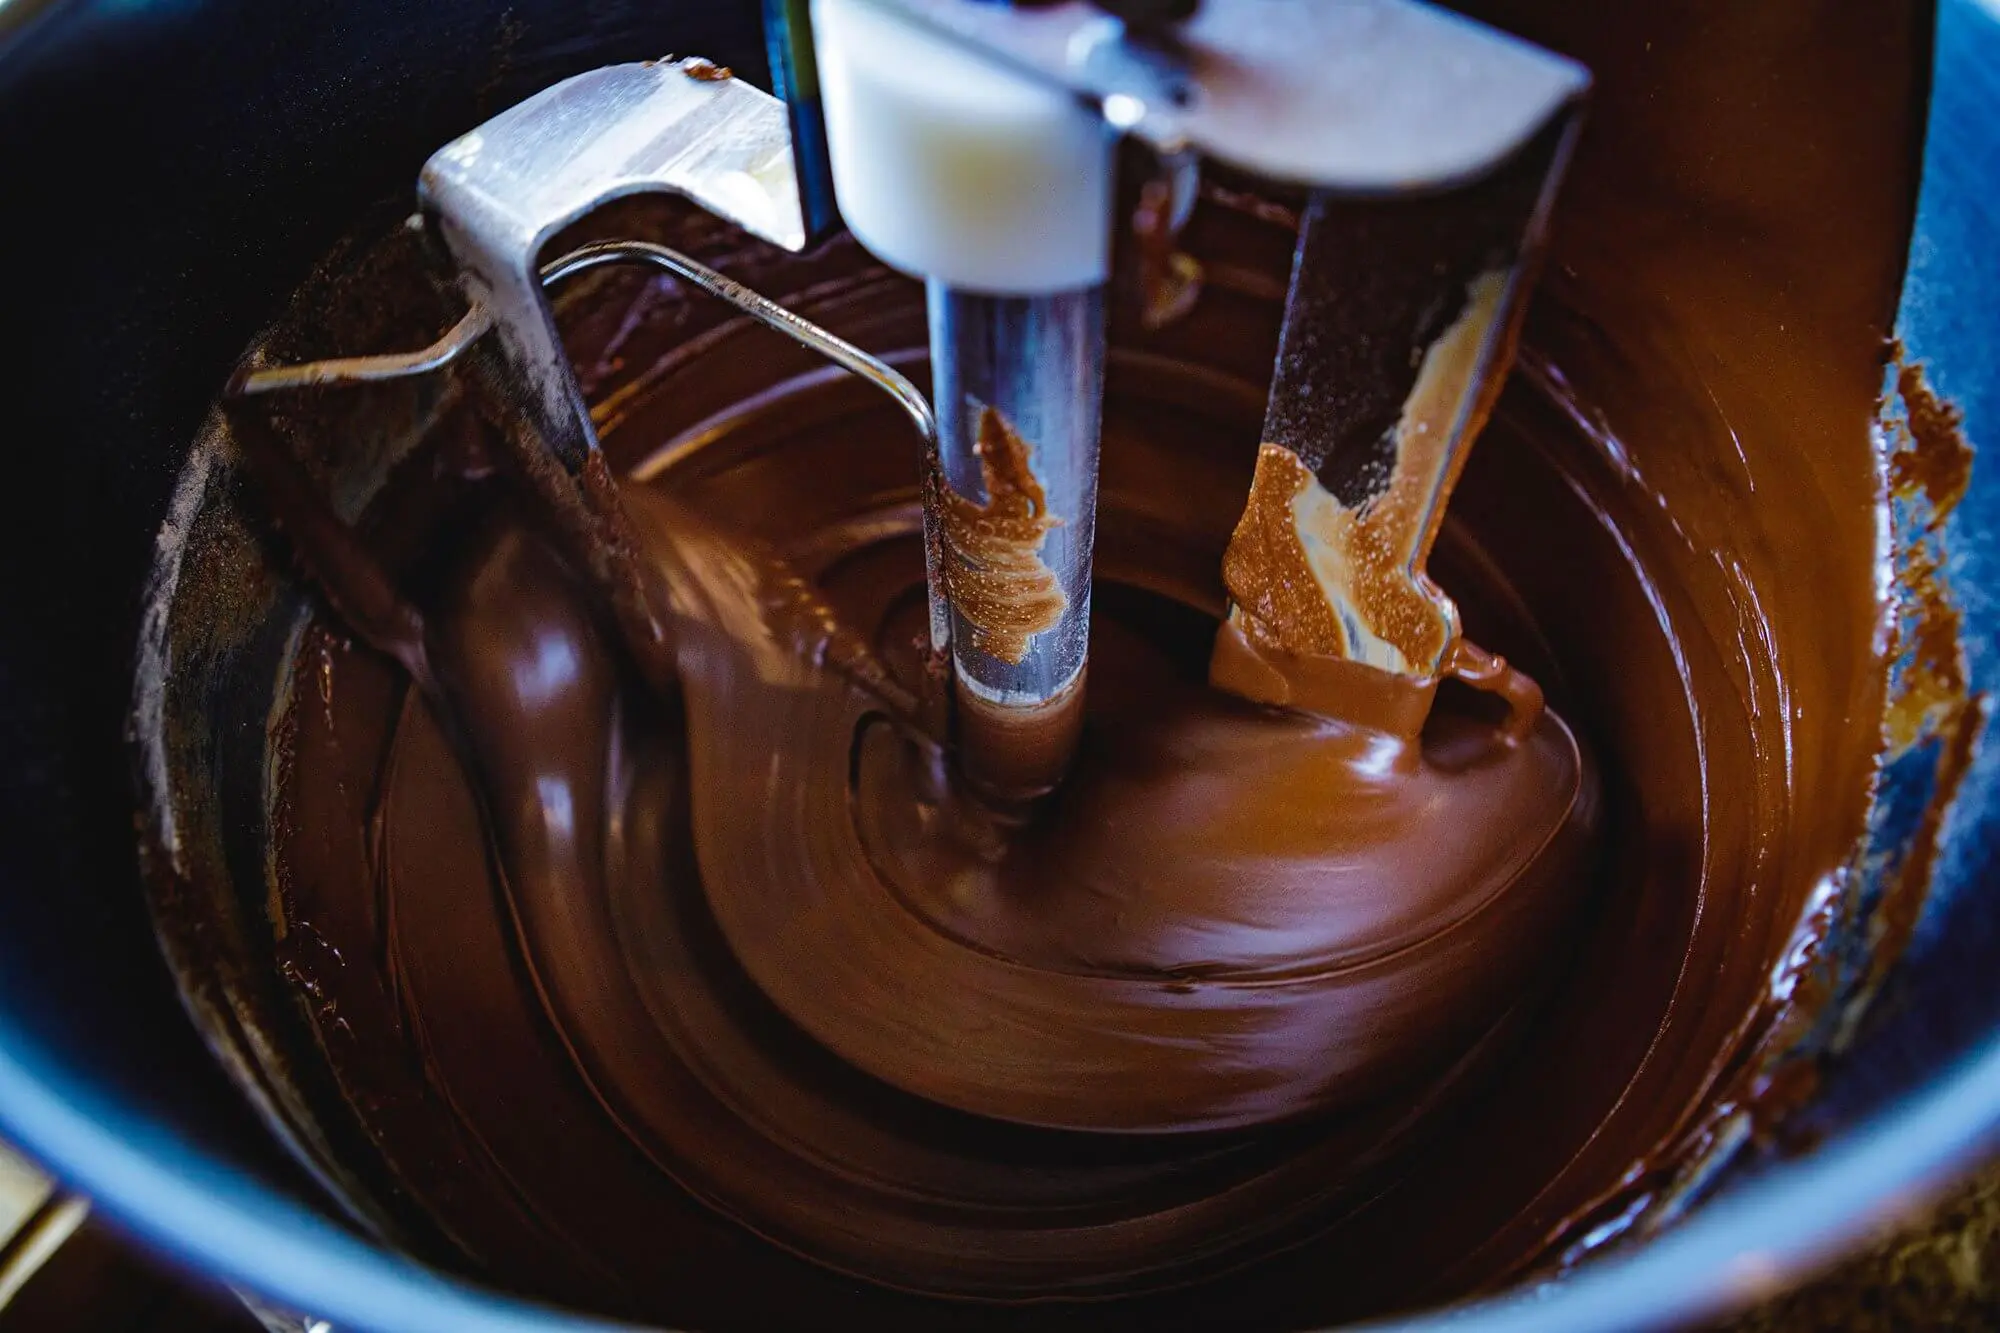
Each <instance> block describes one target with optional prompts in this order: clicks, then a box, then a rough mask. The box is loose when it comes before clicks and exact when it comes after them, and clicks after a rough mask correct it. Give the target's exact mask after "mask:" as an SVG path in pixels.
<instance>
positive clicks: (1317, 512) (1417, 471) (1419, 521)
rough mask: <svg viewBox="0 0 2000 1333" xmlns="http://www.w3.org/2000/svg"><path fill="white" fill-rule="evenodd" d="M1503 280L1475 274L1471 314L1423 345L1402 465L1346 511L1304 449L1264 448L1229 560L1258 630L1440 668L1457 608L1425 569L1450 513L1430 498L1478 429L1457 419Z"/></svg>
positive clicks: (1410, 665)
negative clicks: (1462, 425)
mask: <svg viewBox="0 0 2000 1333" xmlns="http://www.w3.org/2000/svg"><path fill="white" fill-rule="evenodd" d="M1506 286H1507V283H1506V275H1505V274H1504V273H1500V272H1493V273H1487V274H1483V275H1482V276H1480V277H1479V278H1478V279H1476V280H1475V281H1474V282H1473V283H1472V284H1471V287H1470V288H1469V290H1468V291H1467V293H1466V306H1465V311H1464V313H1463V314H1461V315H1460V316H1459V318H1458V319H1457V320H1456V321H1455V322H1453V324H1452V326H1451V327H1450V328H1449V329H1447V330H1445V332H1444V334H1443V335H1442V336H1441V337H1439V338H1438V340H1437V341H1436V342H1435V343H1433V344H1432V345H1431V347H1430V349H1429V350H1428V351H1427V352H1426V353H1425V354H1424V361H1423V365H1422V368H1421V369H1420V370H1419V372H1418V375H1417V382H1416V384H1415V385H1414V386H1412V388H1411V390H1410V396H1409V398H1408V399H1407V400H1406V401H1405V402H1404V404H1403V413H1402V417H1401V419H1400V420H1399V421H1398V422H1397V423H1396V465H1395V471H1394V473H1393V474H1392V475H1391V477H1390V480H1389V484H1388V486H1387V488H1386V489H1384V490H1383V491H1382V492H1381V493H1380V494H1379V495H1376V496H1374V497H1372V498H1371V499H1369V500H1368V501H1366V502H1365V503H1363V504H1361V505H1359V506H1356V507H1354V508H1349V507H1348V506H1346V505H1343V504H1342V503H1340V501H1339V500H1337V499H1335V498H1334V496H1333V495H1332V493H1330V492H1329V491H1328V490H1327V489H1326V488H1325V487H1324V486H1322V485H1321V484H1320V482H1319V479H1318V478H1317V477H1316V476H1314V475H1313V473H1312V471H1311V469H1309V468H1308V467H1306V465H1305V463H1304V461H1303V460H1301V459H1300V458H1299V457H1298V455H1297V454H1294V453H1293V452H1292V451H1291V450H1289V449H1286V448H1284V447H1282V446H1280V445H1275V444H1266V445H1264V446H1263V448H1262V450H1261V451H1260V452H1259V454H1258V458H1257V471H1256V475H1255V476H1254V477H1253V478H1252V480H1251V483H1250V499H1249V503H1248V504H1247V505H1246V506H1245V508H1244V512H1243V518H1242V521H1241V522H1240V523H1239V524H1238V526H1237V529H1236V532H1235V534H1234V535H1233V536H1232V537H1231V539H1230V543H1229V549H1228V551H1227V552H1226V553H1225V554H1224V556H1223V565H1222V577H1223V582H1224V583H1225V584H1226V585H1227V586H1228V589H1229V594H1230V596H1231V597H1232V598H1233V599H1234V601H1235V604H1236V607H1237V612H1238V614H1239V615H1241V616H1242V617H1243V618H1244V620H1245V621H1246V628H1247V632H1248V633H1249V634H1250V635H1251V636H1252V637H1255V638H1259V639H1261V640H1263V641H1264V642H1265V643H1266V644H1267V645H1269V646H1271V647H1275V648H1279V649H1282V650H1284V651H1285V652H1287V653H1292V654H1295V655H1298V656H1321V657H1340V658H1345V659H1348V660H1350V661H1356V662H1362V663H1365V664H1366V665H1369V666H1374V667H1380V668H1381V669H1383V670H1385V671H1393V672H1396V673H1398V674H1401V675H1407V676H1416V677H1428V676H1432V675H1435V674H1436V673H1437V671H1438V670H1439V669H1440V667H1441V665H1442V663H1443V661H1444V657H1445V652H1446V650H1447V649H1448V648H1449V647H1450V645H1451V642H1452V639H1453V638H1454V637H1455V635H1456V632H1457V619H1458V616H1457V610H1456V608H1455V607H1453V606H1452V604H1451V602H1450V600H1449V599H1448V598H1446V597H1445V596H1444V594H1443V593H1441V592H1439V591H1438V589H1437V588H1436V587H1435V586H1433V585H1432V584H1431V583H1430V582H1429V580H1428V579H1426V578H1424V577H1423V575H1422V573H1421V570H1422V567H1423V561H1424V557H1425V556H1426V555H1427V554H1428V553H1429V551H1430V545H1431V542H1432V541H1433V540H1434V539H1435V537H1436V535H1437V527H1438V523H1439V521H1440V520H1441V518H1442V512H1441V505H1440V504H1438V503H1436V498H1437V497H1441V496H1443V495H1446V494H1448V493H1449V492H1450V488H1451V485H1452V483H1453V482H1454V481H1455V480H1456V474H1457V472H1458V470H1459V468H1460V467H1461V466H1463V463H1464V455H1465V451H1464V450H1463V449H1462V448H1455V447H1454V445H1455V444H1456V443H1457V442H1458V441H1459V440H1460V439H1461V438H1467V437H1469V436H1470V435H1471V434H1472V433H1473V432H1474V431H1476V430H1477V428H1478V424H1479V423H1477V422H1472V423H1468V424H1467V427H1466V429H1465V431H1463V432H1457V431H1454V429H1453V428H1454V426H1455V425H1456V424H1457V422H1458V417H1459V413H1460V409H1461V405H1462V404H1463V403H1464V402H1465V401H1466V393H1467V390H1468V388H1470V387H1471V385H1472V380H1473V377H1474V376H1475V375H1476V374H1477V373H1478V371H1479V353H1480V349H1481V348H1482V347H1483V346H1484V345H1485V341H1486V334H1487V330H1488V329H1489V328H1490V327H1491V326H1492V324H1493V320H1494V318H1495V316H1496V315H1497V314H1498V313H1499V309H1500V300H1501V297H1502V296H1503V295H1504V294H1505V292H1506ZM1486 397H1490V395H1481V398H1482V399H1484V398H1486Z"/></svg>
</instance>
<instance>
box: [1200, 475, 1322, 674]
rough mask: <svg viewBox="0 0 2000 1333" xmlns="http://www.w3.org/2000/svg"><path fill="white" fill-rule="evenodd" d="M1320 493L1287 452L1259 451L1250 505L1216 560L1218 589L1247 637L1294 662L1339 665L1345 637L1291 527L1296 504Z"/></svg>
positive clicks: (1293, 523) (1313, 481) (1233, 618)
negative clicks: (1325, 660) (1305, 659)
mask: <svg viewBox="0 0 2000 1333" xmlns="http://www.w3.org/2000/svg"><path fill="white" fill-rule="evenodd" d="M1318 486H1319V482H1318V480H1317V479H1315V478H1314V476H1313V474H1312V471H1311V469H1309V468H1308V467H1306V465H1305V463H1304V462H1303V461H1301V460H1300V458H1299V456H1298V455H1297V454H1295V453H1293V452H1292V451H1291V450H1289V449H1287V448H1285V447H1283V446H1282V445H1276V444H1267V445H1264V446H1263V447H1262V448H1260V449H1258V451H1257V470H1256V472H1255V473H1254V474H1253V475H1252V477H1251V479H1250V499H1249V502H1248V503H1247V504H1245V505H1244V507H1243V517H1242V518H1241V519H1240V520H1238V522H1237V524H1236V531H1235V532H1234V533H1233V534H1232V535H1231V536H1230V538H1229V547H1228V549H1227V550H1225V551H1224V552H1223V553H1222V582H1223V586H1224V587H1226V588H1228V589H1229V596H1230V598H1231V599H1232V600H1233V601H1234V602H1235V604H1236V611H1235V614H1234V615H1232V617H1231V619H1232V620H1235V621H1237V622H1238V623H1239V624H1240V625H1241V626H1242V628H1243V630H1244V633H1245V634H1246V636H1247V637H1249V638H1251V639H1253V640H1256V641H1261V642H1263V643H1265V644H1267V645H1269V646H1271V647H1274V648H1282V649H1284V650H1285V651H1287V652H1290V653H1296V654H1298V655H1300V656H1313V657H1341V658H1344V657H1346V656H1347V635H1346V633H1345V632H1344V631H1343V630H1342V629H1341V627H1340V621H1339V620H1338V619H1336V618H1335V617H1334V614H1333V607H1332V605H1331V604H1330V603H1329V602H1328V600H1327V596H1326V593H1325V592H1324V591H1323V590H1322V589H1321V588H1320V585H1319V580H1318V579H1317V578H1316V577H1315V576H1314V574H1313V569H1312V564H1311V562H1310V561H1309V560H1308V558H1307V556H1306V548H1305V543H1304V542H1302V541H1301V540H1300V539H1299V530H1298V524H1297V521H1296V501H1297V500H1298V498H1299V496H1301V495H1303V494H1306V493H1307V492H1309V491H1310V490H1311V489H1313V488H1315V487H1318ZM1321 493H1322V494H1324V493H1325V492H1324V490H1323V489H1322V491H1321ZM1329 498H1331V497H1329Z"/></svg>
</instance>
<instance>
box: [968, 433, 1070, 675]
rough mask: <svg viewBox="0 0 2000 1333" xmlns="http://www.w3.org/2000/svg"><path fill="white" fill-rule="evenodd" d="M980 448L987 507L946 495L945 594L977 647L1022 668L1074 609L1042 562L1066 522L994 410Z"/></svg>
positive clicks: (1024, 450)
mask: <svg viewBox="0 0 2000 1333" xmlns="http://www.w3.org/2000/svg"><path fill="white" fill-rule="evenodd" d="M973 448H974V451H975V452H977V453H978V455H979V469H980V473H981V475H982V476H983V477H984V479H985V482H986V503H985V504H983V505H982V504H975V503H974V502H973V501H971V500H968V499H966V498H965V497H964V496H962V495H960V494H958V493H957V492H956V491H954V490H952V489H951V488H950V487H948V486H947V487H945V488H944V504H943V514H944V523H943V527H944V555H945V559H944V578H945V591H946V593H947V595H948V596H949V597H950V598H951V604H952V607H953V609H955V610H956V611H957V612H958V614H959V615H960V617H962V618H963V619H964V621H965V623H966V624H967V625H968V626H970V627H971V630H972V641H973V644H974V646H976V647H977V648H979V650H980V651H982V652H986V653H991V654H992V655H993V656H995V657H997V658H999V659H1000V660H1001V661H1003V662H1019V661H1021V660H1022V659H1023V658H1025V657H1026V656H1027V655H1028V640H1029V638H1030V637H1031V636H1033V635H1036V634H1041V633H1043V632H1045V631H1047V630H1051V629H1054V628H1055V625H1056V622H1057V621H1058V620H1060V619H1061V618H1062V613H1063V610H1064V608H1066V607H1067V606H1068V605H1069V599H1068V597H1066V596H1065V595H1064V593H1063V590H1062V588H1061V586H1060V585H1059V584H1057V582H1056V576H1055V571H1054V570H1052V569H1050V568H1049V567H1048V565H1047V564H1045V563H1043V561H1042V557H1041V548H1042V539H1043V538H1044V537H1046V536H1047V535H1048V532H1049V529H1051V528H1053V527H1056V526H1057V525H1059V524H1060V523H1061V522H1062V520H1061V519H1059V518H1055V517H1053V516H1051V515H1050V514H1049V512H1048V499H1047V497H1046V496H1045V495H1044V494H1043V491H1042V484H1041V483H1040V482H1039V481H1037V480H1035V474H1034V471H1033V470H1032V469H1031V468H1030V467H1029V466H1028V446H1027V444H1026V443H1025V442H1024V441H1023V440H1022V439H1021V437H1020V435H1019V434H1018V433H1017V432H1016V431H1015V430H1014V428H1013V427H1012V426H1010V425H1009V424H1008V423H1007V420H1006V418H1004V417H1002V416H1001V415H1000V413H999V412H997V411H995V410H994V409H993V408H990V407H988V408H985V409H984V410H982V411H981V412H980V415H979V441H978V443H977V444H975V445H974V446H973Z"/></svg>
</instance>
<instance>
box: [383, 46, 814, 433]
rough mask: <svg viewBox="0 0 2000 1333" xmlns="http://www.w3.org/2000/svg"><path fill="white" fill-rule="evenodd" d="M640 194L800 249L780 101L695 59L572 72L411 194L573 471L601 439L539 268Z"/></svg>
mask: <svg viewBox="0 0 2000 1333" xmlns="http://www.w3.org/2000/svg"><path fill="white" fill-rule="evenodd" d="M646 191H658V192H664V193H672V194H679V195H683V196H685V197H686V198H688V199H689V200H691V201H693V202H694V203H696V204H699V205H700V206H701V207H703V208H705V209H707V210H708V211H709V212H711V213H713V214H715V215H716V216H717V217H721V218H725V219H727V220H729V221H731V222H734V223H736V224H737V225H738V226H740V227H742V228H743V229H744V230H745V231H747V232H749V233H750V234H751V235H753V236H756V237H758V238H759V239H761V240H765V241H769V242H770V243H771V244H773V245H779V246H783V247H784V248H786V249H789V250H797V249H800V248H801V247H802V246H804V244H805V226H804V223H803V221H802V220H801V218H800V214H799V196H798V188H797V183H796V181H795V180H794V178H793V172H792V149H791V137H790V132H789V130H788V128H787V124H786V118H785V108H784V105H783V103H781V102H779V101H778V100H777V99H776V98H774V97H772V96H770V95H769V94H768V93H764V92H760V91H758V90H757V89H755V88H753V87H751V86H750V85H749V84H747V83H743V82H741V81H740V80H737V79H733V78H730V77H729V76H728V73H727V71H724V70H719V69H717V68H716V67H715V66H714V65H711V64H710V63H709V62H707V61H705V60H683V61H677V62H666V61H647V62H644V63H640V64H629V65H611V66H608V67H606V68H604V69H599V70H592V71H591V72H590V73H587V74H580V75H578V76H576V77H575V78H572V79H569V80H566V81H565V82H562V83H559V84H557V85H556V86H555V87H553V88H550V89H548V90H546V91H544V92H542V93H539V94H537V95H536V96H534V97H531V98H529V99H528V100H527V101H525V102H522V103H520V104H519V105H518V106H515V107H513V108H511V109H509V110H507V111H503V112H501V113H500V114H499V115H498V116H495V117H494V118H493V119H491V120H489V121H487V122H486V123H485V124H484V125H482V126H480V127H479V128H478V129H476V130H474V131H472V132H471V133H470V134H467V135H464V136H462V137H460V138H459V139H457V140H455V141H453V142H452V143H450V144H447V145H446V146H445V147H443V148H441V149H439V150H438V151H437V152H436V153H435V154H433V155H432V157H431V159H430V161H429V162H427V163H425V165H424V169H423V174H422V176H421V178H420V180H419V182H418V195H419V198H420V199H421V201H422V204H423V207H424V210H425V212H426V214H427V215H428V216H429V217H430V218H431V220H432V221H433V223H434V224H435V225H436V227H437V229H438V231H439V233H440V234H441V235H442V237H443V239H444V241H445V244H446V245H447V246H448V247H449V248H450V250H451V253H452V255H453V257H454V258H455V259H456V260H457V261H458V264H459V266H460V279H459V281H460V286H461V288H462V289H463V291H464V292H465V296H466V299H467V300H468V301H470V302H472V303H473V304H475V305H479V306H484V307H485V308H486V309H487V310H488V311H489V312H490V313H491V315H492V318H493V323H494V327H495V330H496V331H497V334H498V336H499V339H500V347H501V351H502V354H503V356H504V358H505V360H506V362H507V363H508V366H509V368H510V369H511V370H512V372H513V373H514V375H515V377H516V378H517V379H518V380H519V382H520V385H521V390H520V393H519V400H518V403H517V406H518V408H519V409H520V410H521V411H522V412H523V413H525V414H526V415H527V417H528V419H529V421H530V422H531V423H532V424H533V425H534V427H535V429H536V431H537V432H538V433H539V434H540V435H541V437H542V439H543V440H544V441H545V442H546V443H547V445H548V446H549V447H550V448H551V449H553V450H554V451H555V453H556V454H557V456H558V457H560V458H561V459H562V460H563V461H564V462H565V463H566V464H567V465H569V466H571V467H574V466H576V465H577V464H579V463H580V462H581V461H582V458H583V455H584V454H585V453H586V452H588V451H589V450H592V449H594V448H596V446H597V441H596V435H595V433H594V432H593V430H592V429H591V424H590V415H589V413H588V412H587V411H586V410H585V408H584V405H583V397H582V394H581V392H580V391H579V389H578V388H577V383H576V377H575V374H574V373H573V372H572V371H571V369H570V365H569V361H568V359H567V357H566V356H565V355H564V353H563V349H562V342H561V339H560V337H559V336H558V335H557V332H556V327H555V318H554V315H553V313H552V312H551V311H550V309H549V306H548V299H547V297H546V296H545V295H544V294H543V291H542V282H541V276H540V273H539V271H538V267H537V261H538V260H539V257H540V252H541V248H542V246H543V245H544V244H546V243H547V241H548V240H549V238H550V237H552V236H553V235H555V233H556V232H557V231H559V230H560V229H561V228H562V227H564V226H565V225H567V224H568V223H571V222H573V221H575V220H576V219H578V218H580V217H582V216H583V215H584V214H586V213H588V212H590V211H591V210H592V209H593V208H596V207H597V206H599V205H600V204H604V203H607V202H609V201H610V200H613V199H617V198H620V197H622V196H624V195H629V194H637V193H641V192H646Z"/></svg>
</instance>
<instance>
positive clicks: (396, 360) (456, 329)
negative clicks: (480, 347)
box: [227, 305, 493, 398]
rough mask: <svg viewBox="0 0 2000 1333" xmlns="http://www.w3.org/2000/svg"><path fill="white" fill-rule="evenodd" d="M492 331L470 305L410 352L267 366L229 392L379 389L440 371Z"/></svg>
mask: <svg viewBox="0 0 2000 1333" xmlns="http://www.w3.org/2000/svg"><path fill="white" fill-rule="evenodd" d="M492 327H493V317H492V316H491V315H489V314H487V313H486V307H484V306H478V305H476V306H473V307H472V308H471V309H470V310H467V311H466V312H465V317H464V318H463V319H461V320H459V321H458V323H456V324H454V325H452V326H451V327H450V328H449V329H447V330H445V333H444V336H443V337H441V338H439V339H438V340H437V341H436V342H434V343H432V344H430V346H428V347H422V348H419V349H418V350H416V351H414V352H386V353H381V354H378V355H374V356H344V357H336V358H334V359H332V360H329V361H309V362H306V363H304V364H301V365H295V366H265V367H260V368H259V369H256V370H250V369H247V368H246V369H244V370H241V371H239V372H237V375H236V377H235V379H233V380H232V381H231V382H230V385H229V388H228V390H227V392H228V393H229V395H230V396H231V397H233V398H255V397H258V396H259V395H261V394H267V393H284V392H287V391H290V390H293V389H311V388H326V387H333V386H337V385H343V384H378V383H381V382H382V381H384V380H400V379H407V378H408V377H410V376H412V375H428V374H429V373H431V372H432V371H434V370H442V369H444V368H445V367H446V366H448V365H450V364H451V363H452V362H454V361H456V360H458V358H459V357H460V356H461V355H462V354H463V353H464V352H465V350H466V349H467V348H469V347H471V346H472V344H474V343H475V342H478V341H479V339H480V338H481V337H482V336H484V335H485V333H486V332H487V330H489V329H491V328H492Z"/></svg>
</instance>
